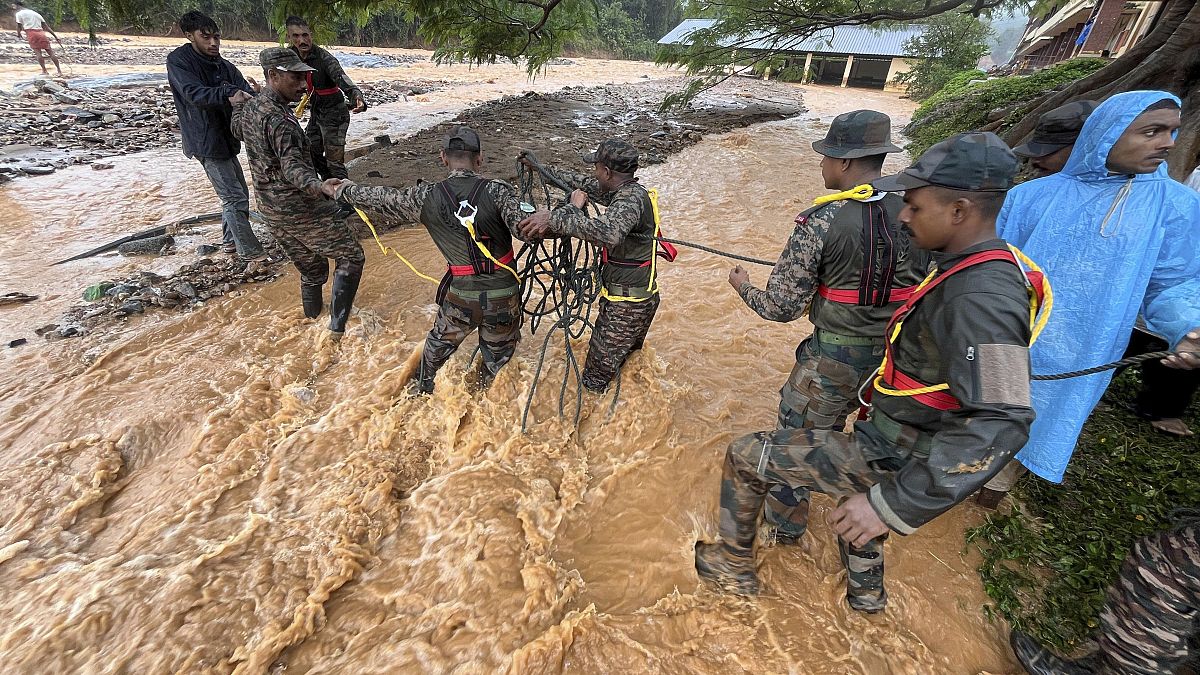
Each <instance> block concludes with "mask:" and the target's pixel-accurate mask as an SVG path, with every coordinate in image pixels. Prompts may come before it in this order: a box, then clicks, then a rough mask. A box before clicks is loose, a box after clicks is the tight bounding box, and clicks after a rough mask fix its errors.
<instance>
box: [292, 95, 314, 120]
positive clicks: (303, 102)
mask: <svg viewBox="0 0 1200 675" xmlns="http://www.w3.org/2000/svg"><path fill="white" fill-rule="evenodd" d="M310 98H312V92H311V91H306V92H304V97H303V98H301V99H300V103H299V104H298V105H297V106H296V112H295V115H296V119H300V116H301V115H303V114H304V109H305V108H307V107H308V99H310Z"/></svg>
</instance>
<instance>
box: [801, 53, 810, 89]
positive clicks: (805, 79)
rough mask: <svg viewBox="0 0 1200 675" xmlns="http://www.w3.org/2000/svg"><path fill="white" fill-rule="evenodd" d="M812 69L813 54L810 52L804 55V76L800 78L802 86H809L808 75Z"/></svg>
mask: <svg viewBox="0 0 1200 675" xmlns="http://www.w3.org/2000/svg"><path fill="white" fill-rule="evenodd" d="M811 67H812V52H809V53H807V54H805V55H804V75H803V76H801V77H800V82H801V83H802V84H808V73H809V68H811Z"/></svg>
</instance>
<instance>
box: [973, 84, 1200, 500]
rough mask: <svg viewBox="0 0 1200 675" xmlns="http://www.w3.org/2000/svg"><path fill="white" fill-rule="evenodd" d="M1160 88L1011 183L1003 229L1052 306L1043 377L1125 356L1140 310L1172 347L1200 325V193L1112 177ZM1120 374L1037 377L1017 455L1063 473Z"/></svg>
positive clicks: (1038, 360)
mask: <svg viewBox="0 0 1200 675" xmlns="http://www.w3.org/2000/svg"><path fill="white" fill-rule="evenodd" d="M1163 99H1171V100H1174V101H1175V102H1176V103H1179V99H1178V98H1176V97H1174V96H1172V95H1171V94H1168V93H1166V92H1162V91H1130V92H1126V93H1123V94H1117V95H1115V96H1112V97H1111V98H1109V99H1108V100H1107V101H1105V102H1104V103H1102V104H1101V105H1100V106H1099V107H1098V108H1096V110H1095V112H1093V113H1092V114H1091V115H1090V116H1089V117H1088V119H1087V122H1086V123H1085V124H1084V125H1083V129H1082V130H1081V131H1080V133H1079V139H1078V140H1077V141H1076V143H1075V149H1074V150H1073V151H1072V152H1071V157H1070V159H1069V160H1067V165H1066V166H1065V167H1064V168H1063V170H1062V172H1060V173H1057V174H1054V175H1052V176H1047V177H1045V178H1039V179H1038V180H1034V181H1030V182H1028V183H1025V184H1023V185H1018V186H1017V187H1015V188H1013V189H1012V190H1011V191H1010V192H1009V193H1008V197H1007V198H1006V199H1005V201H1004V208H1003V209H1002V210H1001V211H1000V216H999V218H998V220H997V230H998V232H999V235H1000V236H1001V237H1002V238H1004V239H1007V240H1008V241H1009V242H1010V243H1012V244H1013V245H1015V246H1017V247H1018V248H1020V249H1021V250H1022V251H1024V252H1025V254H1026V255H1028V256H1029V257H1030V258H1031V259H1033V260H1034V261H1035V262H1037V263H1038V265H1040V266H1041V267H1042V269H1043V270H1044V271H1045V272H1046V276H1047V277H1048V278H1049V279H1050V285H1051V286H1052V288H1053V290H1054V309H1053V312H1052V313H1051V315H1050V321H1049V323H1048V324H1047V325H1046V328H1045V330H1044V331H1043V332H1042V334H1041V336H1040V337H1039V338H1038V341H1037V343H1035V344H1034V346H1033V349H1032V352H1031V359H1032V363H1033V372H1034V373H1035V374H1039V375H1048V374H1054V373H1063V372H1069V371H1073V370H1081V369H1084V368H1090V367H1092V366H1097V365H1100V364H1103V363H1108V362H1110V361H1115V360H1117V359H1119V358H1121V356H1122V354H1123V353H1124V351H1125V347H1126V346H1127V344H1128V342H1129V335H1130V333H1131V332H1132V329H1133V326H1134V323H1135V321H1136V320H1137V317H1138V314H1139V313H1140V314H1142V316H1143V317H1144V318H1145V320H1146V325H1147V327H1148V328H1149V329H1150V330H1151V331H1152V332H1154V333H1157V334H1159V335H1162V336H1163V337H1165V338H1166V340H1167V341H1168V342H1170V343H1171V345H1172V346H1175V345H1176V344H1178V343H1179V341H1180V340H1181V339H1183V337H1184V336H1185V335H1186V333H1187V332H1188V331H1189V330H1191V329H1192V328H1196V327H1197V326H1200V195H1198V194H1197V193H1196V192H1194V191H1192V190H1190V189H1188V188H1187V187H1185V186H1184V185H1183V184H1182V183H1177V182H1176V181H1174V180H1171V178H1170V177H1168V176H1167V166H1166V163H1165V162H1164V163H1163V164H1162V165H1160V166H1159V167H1158V170H1157V171H1155V172H1154V173H1150V174H1139V175H1136V176H1123V175H1110V174H1109V172H1108V169H1107V168H1106V166H1105V164H1106V162H1107V159H1108V153H1109V150H1111V149H1112V147H1113V144H1115V143H1116V142H1117V139H1118V138H1119V137H1120V136H1121V134H1122V133H1123V132H1124V131H1125V129H1126V128H1127V127H1128V126H1129V125H1130V124H1131V123H1132V122H1133V120H1134V118H1135V117H1137V116H1138V115H1140V114H1141V113H1142V112H1144V111H1145V110H1146V108H1148V107H1149V106H1151V105H1153V104H1154V103H1157V102H1159V101H1161V100H1163ZM1111 378H1112V372H1111V371H1110V372H1108V373H1101V374H1097V375H1089V376H1087V377H1079V378H1074V379H1070V380H1060V381H1048V382H1044V381H1035V382H1033V407H1034V410H1035V411H1036V412H1037V419H1036V420H1035V421H1034V423H1033V428H1032V429H1031V430H1030V434H1029V442H1028V443H1027V444H1026V445H1025V447H1024V448H1023V449H1022V450H1021V452H1020V453H1018V454H1017V459H1018V460H1020V462H1021V463H1022V464H1024V465H1025V466H1026V467H1028V468H1029V469H1030V470H1031V471H1033V472H1034V473H1036V474H1037V475H1039V476H1041V477H1042V478H1045V479H1047V480H1051V481H1054V482H1056V483H1057V482H1060V481H1062V477H1063V472H1064V471H1065V470H1066V468H1067V462H1068V460H1070V459H1071V453H1072V452H1073V451H1074V449H1075V443H1076V441H1077V440H1078V438H1079V431H1080V429H1082V427H1083V423H1084V421H1086V420H1087V418H1088V415H1089V414H1091V412H1092V408H1094V407H1095V405H1096V403H1097V402H1098V401H1099V400H1100V396H1101V395H1103V393H1104V390H1105V388H1107V387H1108V382H1109V380H1110V379H1111Z"/></svg>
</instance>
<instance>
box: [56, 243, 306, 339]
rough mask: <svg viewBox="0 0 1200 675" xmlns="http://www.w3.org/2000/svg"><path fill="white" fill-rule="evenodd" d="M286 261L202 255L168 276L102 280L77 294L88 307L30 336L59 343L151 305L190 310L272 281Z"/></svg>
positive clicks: (150, 274) (142, 274)
mask: <svg viewBox="0 0 1200 675" xmlns="http://www.w3.org/2000/svg"><path fill="white" fill-rule="evenodd" d="M286 262H287V261H286V259H281V258H280V257H279V256H276V257H272V259H271V262H269V263H266V264H260V263H253V262H251V263H247V262H246V261H243V260H238V259H236V258H233V257H230V258H207V257H206V258H201V259H199V260H198V261H196V262H195V263H194V264H190V265H184V266H183V267H180V268H179V269H178V270H177V271H176V272H175V273H174V274H172V275H170V276H162V275H159V274H156V273H154V272H150V271H141V272H138V273H136V274H133V275H131V276H128V277H126V278H124V279H120V280H115V281H102V282H100V283H97V284H93V285H92V286H89V287H88V288H87V290H85V291H84V292H83V299H84V300H86V301H87V303H88V304H84V305H79V306H76V307H73V308H71V309H70V310H68V311H67V312H66V313H65V314H63V316H62V317H61V318H60V319H59V322H58V323H52V324H48V325H46V326H42V327H41V328H39V329H37V330H36V331H35V332H36V333H37V335H39V336H40V337H43V338H46V339H47V340H59V339H62V338H68V337H78V336H81V335H86V334H87V333H88V332H90V331H91V330H92V329H93V328H95V327H97V326H99V325H101V324H105V323H109V322H112V321H115V320H119V319H122V318H125V317H129V316H133V315H136V314H143V313H145V312H146V311H147V310H148V309H150V308H154V307H158V308H161V309H174V310H176V311H191V310H193V309H196V308H198V307H201V306H203V305H204V303H205V301H207V300H210V299H212V298H219V297H223V296H225V295H228V294H230V293H233V292H235V291H236V290H237V289H238V287H239V286H241V285H242V284H247V283H252V282H265V281H271V280H273V279H275V278H277V277H278V276H280V274H282V272H281V269H282V266H283V265H284V264H285V263H286Z"/></svg>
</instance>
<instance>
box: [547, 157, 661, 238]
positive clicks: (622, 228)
mask: <svg viewBox="0 0 1200 675" xmlns="http://www.w3.org/2000/svg"><path fill="white" fill-rule="evenodd" d="M545 169H546V173H548V174H550V175H551V176H553V177H554V178H556V179H558V180H559V181H562V182H563V183H565V184H566V185H568V186H569V187H570V188H571V189H572V190H583V191H584V192H586V193H588V198H589V199H591V200H592V201H594V202H596V203H597V204H600V205H602V206H604V207H605V210H604V213H603V214H602V215H600V216H599V217H597V218H589V217H588V215H587V213H585V212H584V211H583V209H578V208H575V207H574V206H572V205H571V204H565V205H563V206H560V207H558V208H557V209H554V212H553V213H552V214H551V215H550V229H551V231H553V232H555V233H557V234H562V235H566V236H568V237H578V238H579V239H583V240H585V241H589V242H591V243H593V244H595V245H597V246H605V247H608V248H614V247H616V246H618V245H620V244H621V242H623V241H625V237H627V236H629V233H630V232H632V231H633V229H634V228H635V227H637V224H638V223H639V222H640V221H641V219H642V211H643V204H644V202H643V195H644V194H645V192H646V191H645V189H644V188H642V187H641V186H640V185H638V184H637V183H636V182H629V183H626V184H625V185H622V186H621V187H619V188H617V189H616V190H614V191H612V192H601V191H600V183H599V182H598V181H597V180H596V177H595V176H589V175H587V174H582V173H575V172H574V171H569V170H567V169H561V168H558V167H545Z"/></svg>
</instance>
